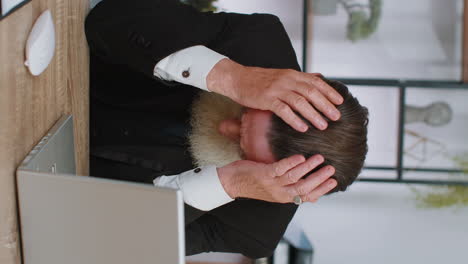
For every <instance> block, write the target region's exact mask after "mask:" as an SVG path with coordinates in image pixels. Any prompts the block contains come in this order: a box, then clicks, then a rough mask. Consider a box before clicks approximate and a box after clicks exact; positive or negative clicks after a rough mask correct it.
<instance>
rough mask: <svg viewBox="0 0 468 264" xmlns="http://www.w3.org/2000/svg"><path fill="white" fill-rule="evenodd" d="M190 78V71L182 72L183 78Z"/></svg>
mask: <svg viewBox="0 0 468 264" xmlns="http://www.w3.org/2000/svg"><path fill="white" fill-rule="evenodd" d="M189 76H190V72H189V71H183V72H182V77H184V78H188V77H189Z"/></svg>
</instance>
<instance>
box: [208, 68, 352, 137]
mask: <svg viewBox="0 0 468 264" xmlns="http://www.w3.org/2000/svg"><path fill="white" fill-rule="evenodd" d="M206 82H207V87H208V89H209V90H210V91H213V92H216V93H219V94H222V95H225V96H227V97H229V98H231V99H232V100H234V101H236V102H237V103H239V104H241V105H244V106H246V107H250V108H255V109H260V110H270V111H272V112H274V113H275V114H276V115H277V116H279V117H280V118H281V119H283V120H284V121H285V122H286V123H288V124H289V125H290V126H292V127H293V128H295V129H296V130H298V131H302V132H305V131H307V129H308V127H307V125H306V124H305V123H304V122H303V121H302V120H301V119H300V118H299V117H298V116H297V115H296V114H295V113H294V111H296V112H297V113H299V114H301V115H302V116H303V117H304V118H305V119H307V120H309V121H310V122H311V123H312V124H313V125H314V126H315V127H317V128H318V129H321V130H323V129H326V128H327V122H326V121H325V119H324V118H323V117H322V116H321V115H320V113H319V112H321V113H322V114H324V115H325V116H326V117H328V118H329V119H330V120H335V121H336V120H338V119H339V118H340V112H339V111H338V110H337V109H336V107H335V105H338V104H341V103H342V102H343V97H342V96H341V95H340V94H339V93H338V92H336V90H335V89H333V88H332V87H330V86H329V85H328V84H327V83H326V82H324V81H323V80H322V79H321V78H320V74H316V73H303V72H298V71H295V70H291V69H267V68H259V67H246V66H243V65H240V64H238V63H236V62H234V61H232V60H230V59H222V60H221V61H219V62H218V63H217V64H216V65H215V66H214V67H213V69H212V70H211V71H210V73H209V74H208V76H207V77H206Z"/></svg>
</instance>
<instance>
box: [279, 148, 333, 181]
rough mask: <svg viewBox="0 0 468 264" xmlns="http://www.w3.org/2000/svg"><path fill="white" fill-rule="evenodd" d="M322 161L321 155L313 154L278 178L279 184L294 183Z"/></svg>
mask: <svg viewBox="0 0 468 264" xmlns="http://www.w3.org/2000/svg"><path fill="white" fill-rule="evenodd" d="M323 161H324V159H323V156H322V155H314V156H312V157H310V158H309V159H307V161H306V162H304V163H302V164H299V165H298V166H296V167H294V168H292V169H291V170H289V171H288V172H286V173H285V174H284V175H282V176H281V177H278V178H279V181H280V184H281V185H283V186H285V185H289V184H293V183H296V182H297V181H298V180H299V179H301V178H302V177H304V176H305V175H306V174H308V173H309V172H310V171H311V170H313V169H315V168H316V167H317V166H318V165H320V164H322V162H323Z"/></svg>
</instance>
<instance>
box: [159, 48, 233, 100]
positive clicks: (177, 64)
mask: <svg viewBox="0 0 468 264" xmlns="http://www.w3.org/2000/svg"><path fill="white" fill-rule="evenodd" d="M224 58H227V57H226V56H224V55H221V54H219V53H217V52H216V51H213V50H211V49H209V48H207V47H205V46H201V45H198V46H193V47H190V48H186V49H183V50H179V51H177V52H174V53H172V54H171V55H169V56H167V57H166V58H164V59H162V60H161V61H159V62H158V63H157V64H156V66H155V67H154V75H155V76H156V77H158V78H160V79H163V80H167V81H176V82H180V83H183V84H187V85H191V86H195V87H197V88H200V89H203V90H206V91H209V90H208V88H207V85H206V76H208V74H209V73H210V71H211V69H213V67H214V66H215V65H216V63H218V62H219V61H220V60H222V59H224Z"/></svg>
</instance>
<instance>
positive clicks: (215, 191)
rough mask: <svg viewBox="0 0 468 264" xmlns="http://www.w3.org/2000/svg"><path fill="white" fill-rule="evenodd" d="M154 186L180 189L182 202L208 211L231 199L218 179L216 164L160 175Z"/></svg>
mask: <svg viewBox="0 0 468 264" xmlns="http://www.w3.org/2000/svg"><path fill="white" fill-rule="evenodd" d="M153 182H154V185H155V186H159V187H170V188H176V189H180V190H181V191H182V195H183V197H184V202H185V203H186V204H188V205H190V206H192V207H195V208H197V209H199V210H202V211H210V210H212V209H214V208H216V207H219V206H221V205H224V204H227V203H229V202H231V201H233V200H234V199H232V198H231V197H230V196H229V195H228V194H227V193H226V191H225V190H224V187H223V185H222V184H221V182H220V181H219V177H218V171H217V170H216V166H206V167H203V168H197V169H194V170H190V171H186V172H184V173H181V174H179V175H173V176H161V177H158V178H156V179H155V180H154V181H153Z"/></svg>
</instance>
